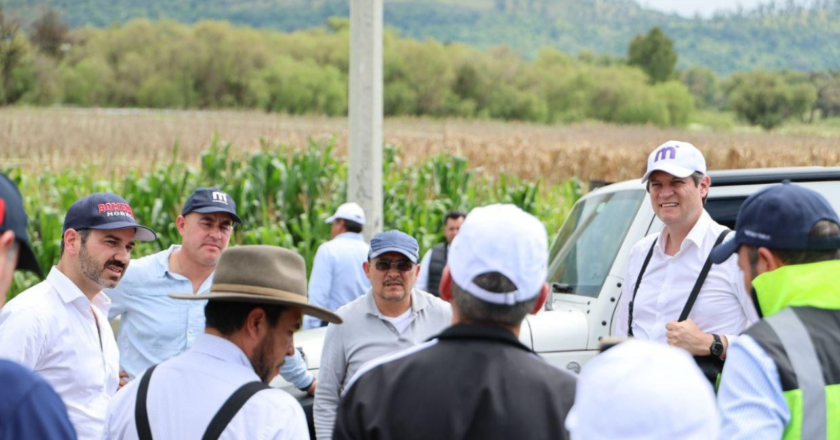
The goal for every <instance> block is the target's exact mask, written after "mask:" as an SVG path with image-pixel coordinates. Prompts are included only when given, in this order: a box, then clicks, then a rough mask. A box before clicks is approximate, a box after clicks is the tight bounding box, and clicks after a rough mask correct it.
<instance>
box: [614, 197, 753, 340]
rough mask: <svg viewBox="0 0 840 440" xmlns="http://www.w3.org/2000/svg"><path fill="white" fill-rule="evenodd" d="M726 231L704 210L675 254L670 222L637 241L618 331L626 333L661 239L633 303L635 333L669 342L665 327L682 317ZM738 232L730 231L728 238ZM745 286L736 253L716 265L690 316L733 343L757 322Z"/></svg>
mask: <svg viewBox="0 0 840 440" xmlns="http://www.w3.org/2000/svg"><path fill="white" fill-rule="evenodd" d="M724 229H725V227H724V226H721V225H719V224H717V223H715V221H714V220H712V218H711V217H710V216H709V214H708V213H707V212H706V211H703V214H702V215H701V216H700V219H699V220H697V223H696V224H695V225H694V227H693V228H692V229H691V232H689V233H688V236H686V238H685V240H683V242H682V245H681V246H680V250H679V251H678V252H677V253H676V254H674V255H673V256H669V255H667V254H666V253H665V245H666V240H667V234H668V230H667V226H666V227H665V228H663V229H662V231H661V232H660V233H658V234H651V235H649V236H647V237H645V238H644V239H642V240H641V241H640V242H639V243H638V244H636V246H634V247H633V250H632V251H631V253H630V262H629V264H628V267H627V276H626V277H625V278H624V284H623V286H622V289H621V302H620V304H619V311H618V316H617V318H616V319H617V320H616V327H615V334H616V335H617V336H620V337H624V336H627V323H628V311H629V304H630V301H631V300H632V299H633V289H634V288H635V286H636V279H637V278H638V276H639V272H640V271H641V269H642V265H643V264H644V261H645V257H646V256H647V253H648V251H649V250H650V247H651V245H652V244H653V240H655V239H657V237H658V241H657V242H656V248H655V249H654V251H653V256H651V259H650V263H649V264H648V267H647V270H645V273H644V277H643V278H642V284H641V285H640V286H639V291H638V293H637V294H636V301H635V302H634V305H633V335H634V336H635V337H637V338H640V339H649V340H653V341H658V342H662V343H667V338H666V330H665V325H666V324H667V323H668V322H670V321H676V320H677V319H679V317H680V313H681V312H682V310H683V307H685V303H686V301H687V300H688V296H689V294H690V293H691V290H692V288H693V287H694V283H695V282H696V281H697V277H698V276H699V275H700V271H701V270H702V269H703V265H704V264H705V263H706V259H707V258H708V257H709V253H711V251H712V248H713V247H714V245H715V241H716V240H717V238H718V235H720V233H721V232H722V231H723V230H724ZM733 235H734V234H733V233H730V234H729V236H728V237H727V240H729V239H732V237H733ZM743 284H744V282H743V275H742V273H741V270H740V269H739V268H738V257H737V255H733V256H732V257H731V258H730V259H729V260H727V261H726V262H725V263H723V264H715V265H712V267H711V270H709V275H708V277H707V278H706V282H705V283H704V284H703V287H702V288H701V289H700V294H699V295H698V296H697V302H695V303H694V307H693V308H692V309H691V313H690V314H689V315H688V317H689V318H690V319H692V320H694V322H695V323H696V324H697V326H698V327H699V328H700V330H702V331H703V332H704V333H715V334H719V335H726V337H727V339H728V340H729V342H730V343H731V342H732V341H733V340H734V339H735V338H736V337H737V335H740V334H741V332H743V331H744V330H746V329H747V327H749V326H750V325H751V324H752V323H754V322H757V321H758V314H757V312H756V310H755V307H753V305H752V303H751V302H750V298H749V295H748V294H747V292H746V289H744V287H743Z"/></svg>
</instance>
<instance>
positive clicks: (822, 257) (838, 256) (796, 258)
mask: <svg viewBox="0 0 840 440" xmlns="http://www.w3.org/2000/svg"><path fill="white" fill-rule="evenodd" d="M808 236H809V237H811V238H835V237H838V236H840V225H838V224H837V223H834V222H833V221H831V220H820V221H818V222H817V223H815V224H814V226H813V227H812V228H811V232H810V234H808ZM770 250H771V251H772V252H773V253H774V254H776V256H777V257H779V259H780V260H782V263H784V264H785V265H786V266H792V265H796V264H810V263H819V262H821V261H831V260H840V249H773V248H770ZM747 254H748V256H749V260H750V269H751V270H752V273H753V274H755V273H756V271H757V266H758V248H757V247H755V246H747Z"/></svg>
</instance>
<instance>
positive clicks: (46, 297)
mask: <svg viewBox="0 0 840 440" xmlns="http://www.w3.org/2000/svg"><path fill="white" fill-rule="evenodd" d="M60 304H61V298H60V297H59V296H58V292H54V291H53V288H52V285H51V284H50V283H48V282H47V281H41V282H40V283H38V284H36V285H34V286H32V287H30V288H28V289H26V290H24V291H23V292H21V293H19V294H18V295H17V296H15V297H14V298H12V299H11V300H10V301H9V302H7V303H6V305H5V306H4V307H3V308H2V309H0V314H2V315H6V314H9V313H32V314H33V316H34V317H35V318H37V319H40V318H42V317H44V316H49V315H51V314H52V312H53V311H54V310H56V307H55V306H57V305H60Z"/></svg>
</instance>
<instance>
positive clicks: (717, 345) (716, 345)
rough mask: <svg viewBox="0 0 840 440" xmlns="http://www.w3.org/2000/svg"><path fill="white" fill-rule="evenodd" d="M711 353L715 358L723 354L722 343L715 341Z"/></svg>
mask: <svg viewBox="0 0 840 440" xmlns="http://www.w3.org/2000/svg"><path fill="white" fill-rule="evenodd" d="M711 352H712V354H713V355H715V356H720V355H721V354H723V343H721V342H717V341H715V342H714V343H713V344H712V347H711Z"/></svg>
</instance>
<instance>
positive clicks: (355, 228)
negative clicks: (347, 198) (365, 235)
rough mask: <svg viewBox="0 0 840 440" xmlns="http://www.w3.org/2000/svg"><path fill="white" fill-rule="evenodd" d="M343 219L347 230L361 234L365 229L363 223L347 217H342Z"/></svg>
mask: <svg viewBox="0 0 840 440" xmlns="http://www.w3.org/2000/svg"><path fill="white" fill-rule="evenodd" d="M341 221H342V222H344V229H346V230H347V232H354V233H356V234H359V233H361V232H362V229H364V226H362V224H361V223H358V222H354V221H353V220H347V219H346V218H343V219H341Z"/></svg>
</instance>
